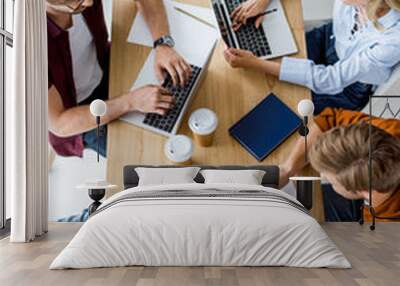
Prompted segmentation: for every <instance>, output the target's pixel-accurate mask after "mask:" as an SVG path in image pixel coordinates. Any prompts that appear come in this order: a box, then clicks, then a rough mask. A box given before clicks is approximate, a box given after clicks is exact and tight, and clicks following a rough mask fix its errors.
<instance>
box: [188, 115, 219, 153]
mask: <svg viewBox="0 0 400 286" xmlns="http://www.w3.org/2000/svg"><path fill="white" fill-rule="evenodd" d="M217 126H218V118H217V115H216V114H215V113H214V112H213V111H212V110H210V109H208V108H200V109H197V110H196V111H194V112H193V113H192V115H190V118H189V128H190V130H192V133H193V138H194V141H195V142H196V144H198V145H200V146H203V147H208V146H211V145H212V143H213V139H214V133H215V130H216V129H217Z"/></svg>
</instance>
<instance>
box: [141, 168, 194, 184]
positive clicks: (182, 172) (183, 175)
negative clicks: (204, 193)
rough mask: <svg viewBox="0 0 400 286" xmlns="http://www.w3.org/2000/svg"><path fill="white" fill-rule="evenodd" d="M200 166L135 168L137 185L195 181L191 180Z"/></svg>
mask: <svg viewBox="0 0 400 286" xmlns="http://www.w3.org/2000/svg"><path fill="white" fill-rule="evenodd" d="M199 170H200V168H198V167H188V168H143V167H138V168H135V171H136V173H137V174H138V176H139V184H138V185H139V186H150V185H171V184H187V183H195V181H194V180H193V179H194V178H195V177H196V176H197V173H198V172H199Z"/></svg>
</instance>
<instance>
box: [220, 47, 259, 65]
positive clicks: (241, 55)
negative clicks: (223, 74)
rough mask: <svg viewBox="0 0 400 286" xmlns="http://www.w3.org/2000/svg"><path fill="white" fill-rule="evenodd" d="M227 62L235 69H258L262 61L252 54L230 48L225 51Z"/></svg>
mask: <svg viewBox="0 0 400 286" xmlns="http://www.w3.org/2000/svg"><path fill="white" fill-rule="evenodd" d="M224 57H225V60H226V61H227V62H228V63H229V65H230V66H231V67H233V68H253V69H256V68H257V67H258V66H259V64H260V61H261V60H260V59H259V58H257V57H256V56H255V55H254V54H253V53H252V52H250V51H245V50H239V49H233V48H228V49H225V51H224Z"/></svg>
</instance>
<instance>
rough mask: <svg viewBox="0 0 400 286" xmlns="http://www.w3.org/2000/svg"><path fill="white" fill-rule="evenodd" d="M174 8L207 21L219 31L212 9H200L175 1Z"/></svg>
mask: <svg viewBox="0 0 400 286" xmlns="http://www.w3.org/2000/svg"><path fill="white" fill-rule="evenodd" d="M173 4H174V7H176V8H179V9H182V10H183V11H185V12H187V13H189V14H191V15H194V16H196V17H197V18H200V19H202V20H203V21H206V22H207V23H209V24H210V25H212V26H214V27H215V29H216V30H218V28H217V27H218V23H217V20H216V19H215V17H214V13H213V11H212V10H211V9H210V8H205V7H199V6H196V5H191V4H186V3H181V2H176V1H173Z"/></svg>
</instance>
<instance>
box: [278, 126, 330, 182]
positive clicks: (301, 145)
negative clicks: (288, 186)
mask: <svg viewBox="0 0 400 286" xmlns="http://www.w3.org/2000/svg"><path fill="white" fill-rule="evenodd" d="M309 128H310V131H309V133H308V135H307V145H308V149H309V148H311V146H312V145H313V144H314V143H315V141H316V139H317V138H318V136H319V135H321V134H322V131H321V130H320V129H319V127H318V126H317V125H316V124H314V123H312V124H311V126H310V127H309ZM307 164H308V161H307V162H306V161H305V140H304V138H303V137H301V138H299V139H298V140H297V142H296V143H295V146H294V148H293V150H292V152H291V153H290V155H289V158H288V159H287V160H286V161H285V163H283V164H282V167H283V168H284V169H285V170H286V171H287V172H288V175H289V176H293V175H295V174H297V173H298V172H300V171H301V170H302V169H303V168H304V167H305V166H306V165H307Z"/></svg>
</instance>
